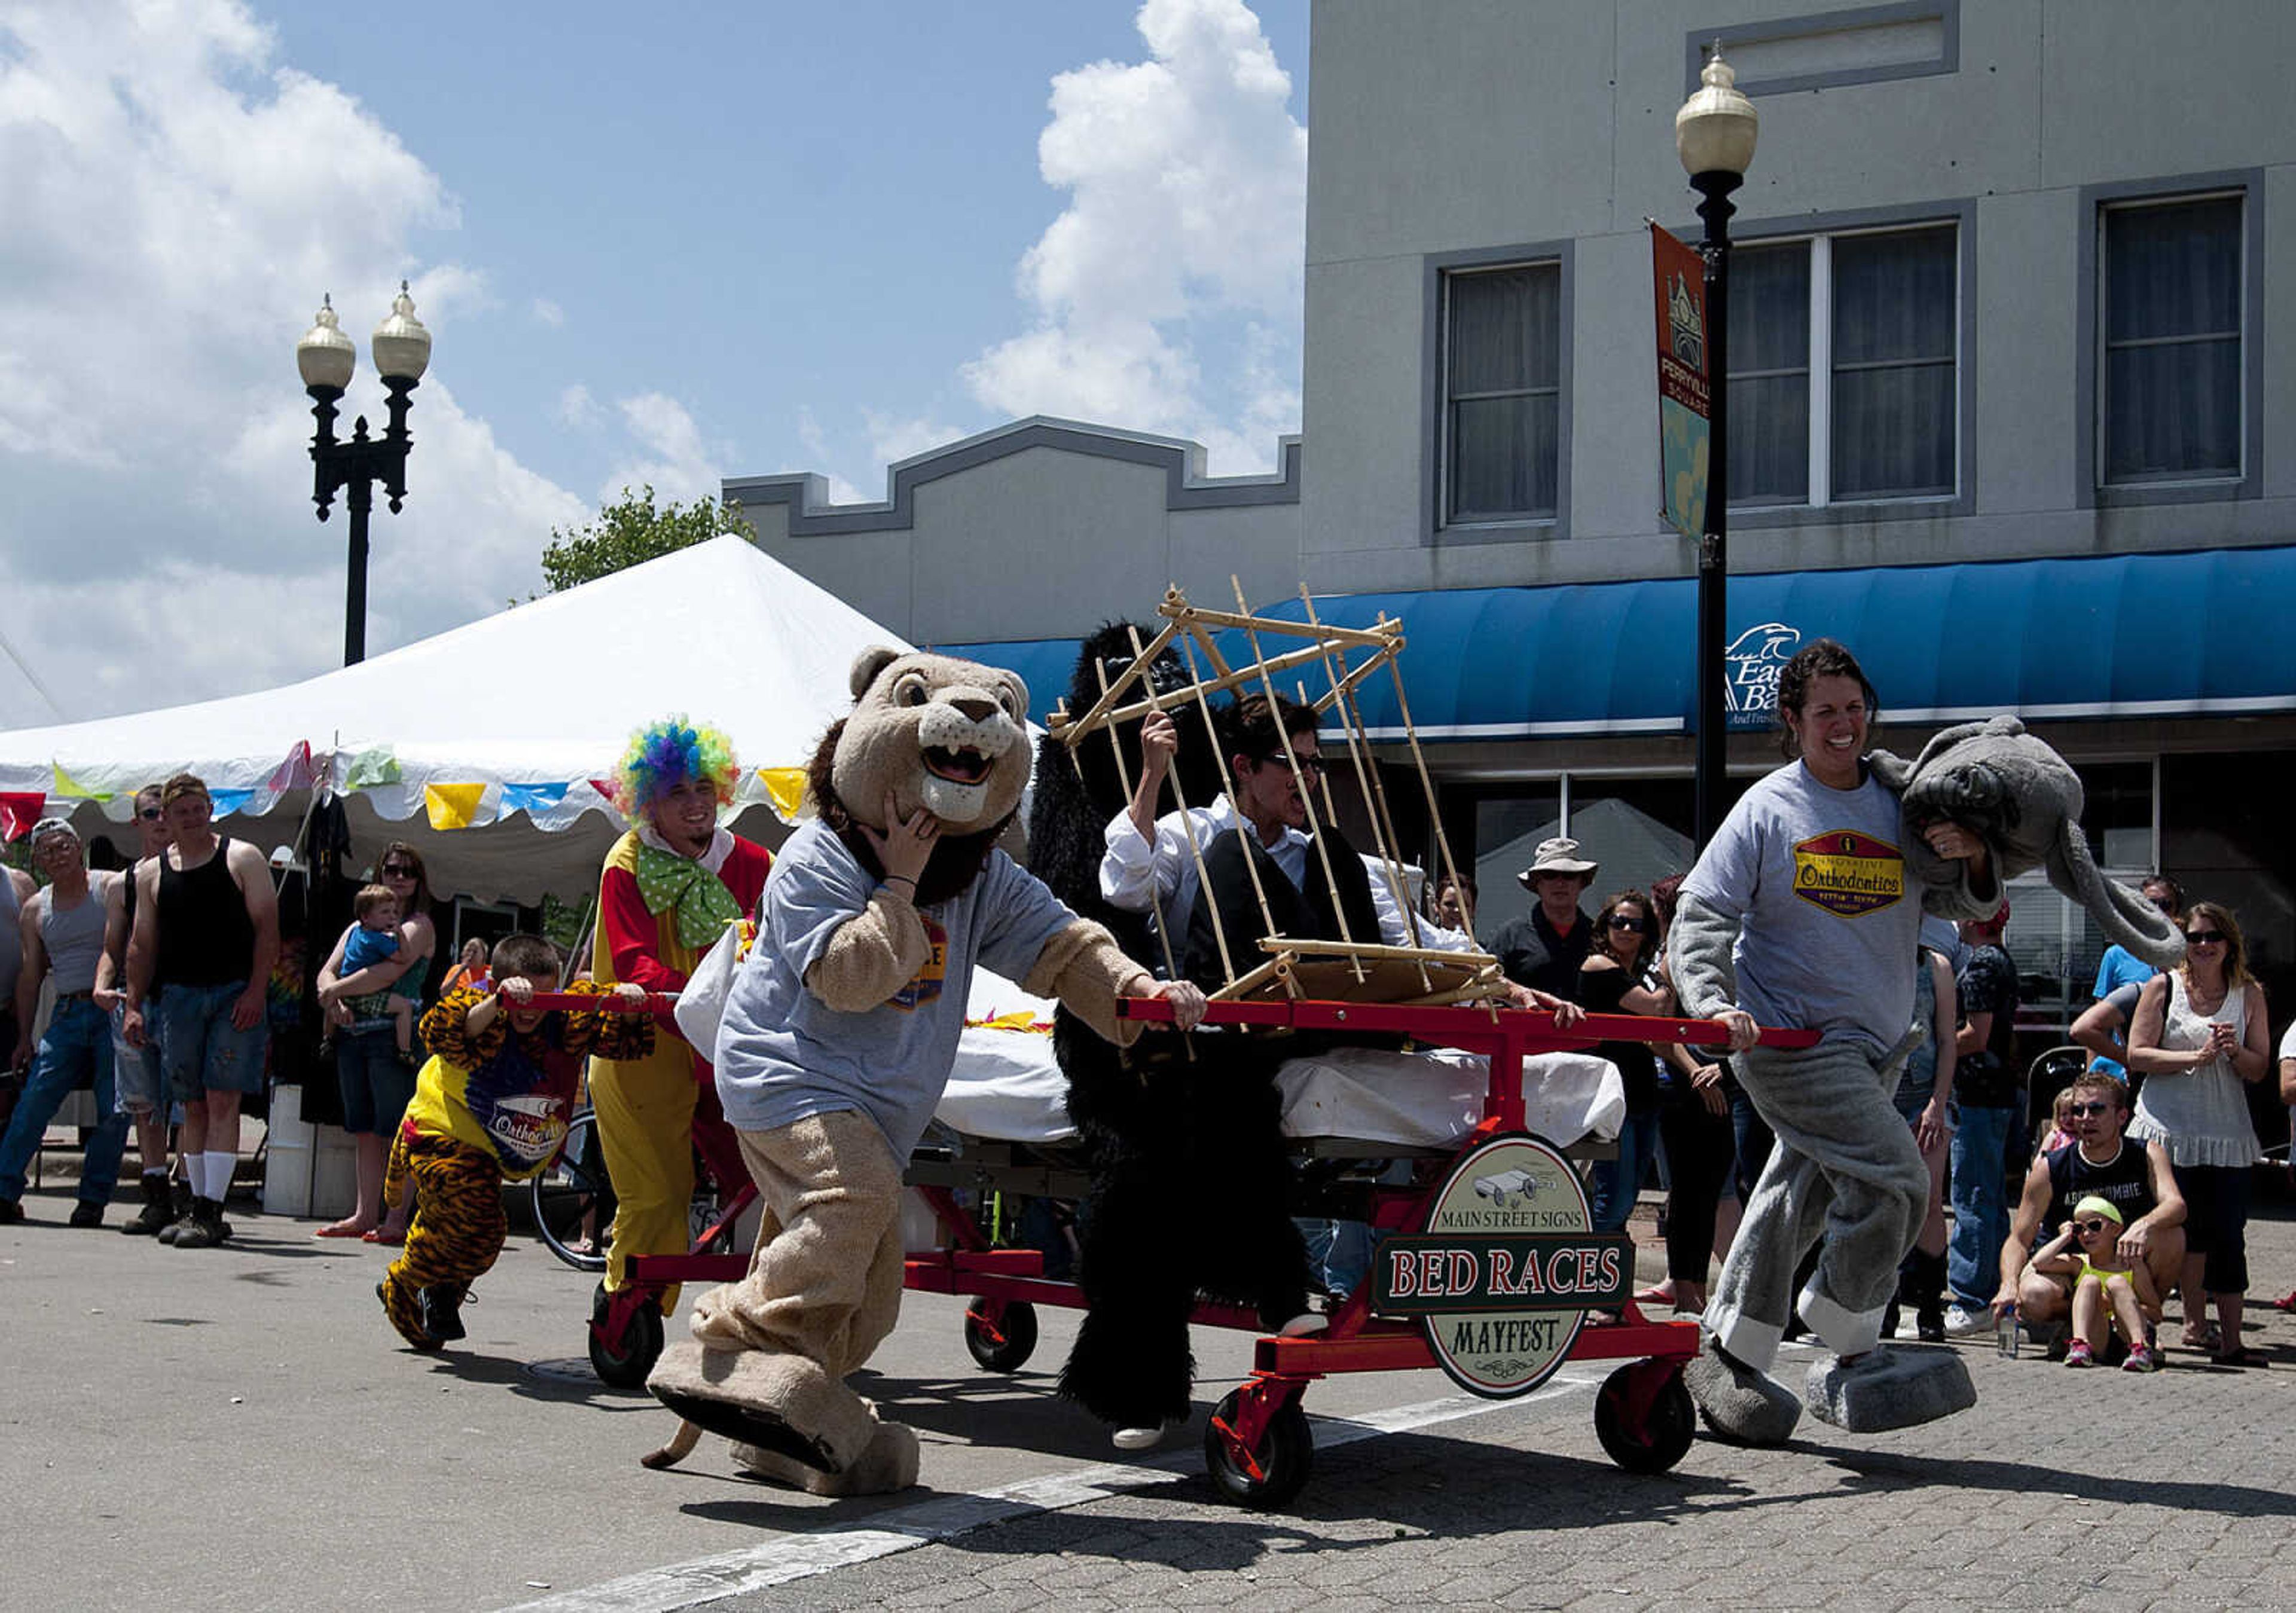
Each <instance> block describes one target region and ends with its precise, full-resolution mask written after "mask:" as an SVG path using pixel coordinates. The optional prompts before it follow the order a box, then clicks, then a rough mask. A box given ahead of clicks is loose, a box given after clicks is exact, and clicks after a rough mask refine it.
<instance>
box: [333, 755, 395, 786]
mask: <svg viewBox="0 0 2296 1613" xmlns="http://www.w3.org/2000/svg"><path fill="white" fill-rule="evenodd" d="M398 782H399V779H398V752H397V751H395V750H393V749H391V748H390V747H389V746H388V745H377V746H375V747H374V748H373V749H372V750H362V751H360V752H359V753H358V754H357V756H355V757H351V766H350V771H349V772H348V774H345V775H344V777H343V788H344V789H345V790H367V789H372V788H373V786H375V785H377V784H396V783H398Z"/></svg>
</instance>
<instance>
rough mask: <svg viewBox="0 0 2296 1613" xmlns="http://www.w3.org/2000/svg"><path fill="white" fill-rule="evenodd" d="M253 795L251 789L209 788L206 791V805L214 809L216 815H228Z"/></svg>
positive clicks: (245, 803) (220, 816)
mask: <svg viewBox="0 0 2296 1613" xmlns="http://www.w3.org/2000/svg"><path fill="white" fill-rule="evenodd" d="M254 797H255V791H253V790H209V791H208V805H209V806H210V807H212V808H213V809H214V813H215V815H216V816H217V817H219V818H223V817H229V816H230V815H232V814H233V813H234V812H237V811H238V810H239V809H240V808H241V807H242V806H246V805H247V803H248V802H249V801H250V800H252V799H253V798H254Z"/></svg>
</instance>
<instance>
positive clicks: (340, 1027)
mask: <svg viewBox="0 0 2296 1613" xmlns="http://www.w3.org/2000/svg"><path fill="white" fill-rule="evenodd" d="M374 882H375V885H376V886H379V887H381V893H382V894H385V895H387V896H389V897H390V898H391V899H392V902H393V903H394V904H395V905H396V907H397V910H398V912H397V919H396V921H395V924H394V925H393V926H392V927H391V929H389V933H388V935H387V937H386V936H381V935H377V934H375V933H373V932H367V933H366V936H365V940H364V942H363V943H362V930H363V927H362V925H361V923H360V922H359V921H358V920H357V919H354V920H353V921H352V922H351V923H350V924H349V926H348V927H347V928H346V929H344V931H343V933H342V935H341V937H340V938H338V939H337V941H336V942H335V947H334V950H333V951H332V952H331V953H329V954H327V962H326V965H325V967H324V968H323V969H321V970H319V986H318V992H319V1006H320V1009H321V1011H322V1013H323V1014H324V1018H325V1020H326V1023H327V1025H328V1026H329V1027H330V1028H332V1030H333V1033H334V1042H335V1078H336V1079H337V1080H338V1081H339V1082H340V1084H341V1085H342V1093H343V1129H344V1130H345V1131H348V1133H350V1134H351V1139H352V1146H353V1159H354V1160H355V1162H356V1166H357V1181H358V1197H357V1200H356V1201H354V1202H353V1204H352V1205H351V1213H350V1214H349V1215H348V1216H344V1217H343V1218H342V1219H341V1220H340V1221H336V1222H331V1223H330V1224H327V1225H325V1226H323V1227H321V1228H320V1229H319V1230H318V1231H317V1232H314V1233H313V1234H312V1236H313V1237H316V1238H363V1239H365V1240H366V1241H367V1242H369V1243H388V1244H398V1243H401V1242H403V1241H405V1240H406V1210H405V1208H403V1207H399V1206H394V1207H392V1208H391V1209H390V1210H389V1214H388V1215H387V1216H386V1215H385V1213H384V1211H383V1208H382V1167H383V1159H384V1156H385V1155H386V1154H387V1153H388V1152H389V1148H390V1142H391V1139H392V1138H394V1137H396V1136H397V1135H398V1126H399V1122H400V1120H401V1119H402V1118H405V1116H406V1105H407V1101H408V1100H410V1099H412V1098H413V1097H414V1075H415V1070H416V1069H417V1068H418V1067H419V1066H420V1065H421V1064H422V1057H421V1051H422V1050H421V1048H420V1046H419V1045H417V1044H412V1043H410V1044H408V1047H409V1052H410V1053H411V1054H412V1055H413V1056H412V1057H402V1056H401V1055H400V1052H399V1044H398V1041H397V1040H396V1032H395V1030H394V1022H393V1020H392V1019H391V1018H390V1017H389V1013H388V1010H389V999H391V998H398V999H399V1000H400V1001H402V1002H404V1003H406V1011H408V1012H409V1013H410V1014H411V1013H412V1012H414V1011H418V1010H419V1009H420V1007H421V1004H422V987H423V983H424V981H425V980H426V979H427V978H428V977H429V975H430V958H431V955H432V954H434V953H435V952H437V951H438V948H439V930H438V927H437V926H436V925H434V924H432V923H431V921H430V872H429V871H428V870H426V869H425V868H424V867H423V865H422V854H421V853H419V852H417V851H416V850H415V849H414V847H412V846H409V845H408V844H407V843H406V841H404V840H393V841H391V843H390V844H389V845H388V846H386V847H383V848H382V856H381V859H380V860H379V861H378V862H377V863H376V864H375V881H374ZM365 895H366V893H362V897H363V898H364V897H365ZM386 940H387V941H388V943H389V946H388V947H387V949H386V948H385V947H384V946H382V945H381V943H382V942H384V941H386ZM355 943H362V944H361V945H359V947H358V953H359V956H360V957H361V958H366V957H369V956H373V959H374V961H373V962H367V963H365V965H364V966H363V967H361V966H356V965H351V964H350V963H349V962H348V958H349V954H350V952H351V950H352V948H353V946H354V944H355ZM362 999H365V1001H362Z"/></svg>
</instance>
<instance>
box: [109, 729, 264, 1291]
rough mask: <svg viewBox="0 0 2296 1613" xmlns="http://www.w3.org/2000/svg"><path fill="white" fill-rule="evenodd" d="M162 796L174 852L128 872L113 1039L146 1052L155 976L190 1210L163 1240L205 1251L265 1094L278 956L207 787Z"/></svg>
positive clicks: (259, 877) (178, 788)
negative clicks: (246, 1128)
mask: <svg viewBox="0 0 2296 1613" xmlns="http://www.w3.org/2000/svg"><path fill="white" fill-rule="evenodd" d="M160 809H161V811H162V812H164V813H165V814H166V815H167V822H168V829H169V831H171V832H172V833H173V836H174V839H175V844H174V845H173V846H171V847H168V849H167V850H166V851H164V852H162V853H161V854H160V856H156V857H154V858H152V860H151V861H149V862H147V863H145V864H142V865H141V866H139V867H138V868H137V869H136V871H135V878H136V881H137V885H136V900H135V928H134V929H133V930H132V931H131V932H130V933H129V936H128V940H127V998H126V1002H125V1008H126V1012H125V1014H124V1016H123V1019H122V1022H121V1034H122V1036H124V1038H125V1039H126V1041H127V1044H128V1045H129V1046H131V1047H136V1046H141V1045H143V1043H144V1042H145V1041H146V1039H147V1037H148V1035H149V1027H148V1025H147V1022H146V1016H145V998H146V997H147V996H150V995H151V993H152V981H153V979H154V978H158V979H160V980H163V981H164V982H165V983H166V984H165V986H164V987H163V988H162V989H161V990H160V993H159V994H158V995H157V996H156V997H152V1009H153V1011H155V1013H156V1016H157V1019H158V1021H159V1026H160V1036H159V1042H160V1062H161V1064H162V1066H163V1067H164V1068H165V1069H166V1070H167V1074H168V1092H169V1093H170V1094H171V1095H172V1096H173V1097H174V1099H175V1100H176V1101H177V1102H179V1103H181V1104H182V1105H183V1106H184V1138H183V1150H184V1169H185V1170H186V1171H187V1172H188V1173H189V1175H190V1176H191V1179H192V1208H191V1213H190V1214H189V1215H187V1216H184V1219H182V1220H181V1221H178V1222H177V1223H176V1224H175V1225H173V1226H171V1227H168V1228H167V1229H165V1230H164V1231H162V1232H160V1241H161V1242H163V1243H173V1244H174V1245H175V1246H176V1248H178V1249H206V1248H209V1247H210V1246H211V1245H214V1244H217V1243H220V1242H222V1241H223V1240H225V1238H227V1237H229V1236H230V1235H231V1228H230V1226H229V1224H227V1223H225V1220H224V1219H223V1201H224V1198H225V1195H226V1194H227V1193H228V1192H229V1191H230V1190H231V1175H232V1171H233V1170H234V1167H237V1165H238V1163H239V1103H240V1099H241V1097H242V1094H244V1093H252V1092H261V1091H262V1090H263V1075H264V1064H265V1058H266V1052H268V1048H269V1042H270V1030H269V1026H268V1022H267V1021H266V1018H265V1003H264V996H265V990H266V987H267V986H268V985H269V983H270V979H271V967H272V965H273V964H274V963H275V962H278V959H279V908H278V904H277V902H276V900H275V897H274V896H273V893H272V888H271V871H270V869H269V868H268V867H266V865H265V864H264V860H263V856H262V854H261V853H259V852H258V851H257V850H256V849H255V847H252V846H250V845H248V844H247V843H246V842H245V841H243V840H234V839H230V838H229V837H227V836H225V837H218V836H217V834H216V832H215V828H214V824H213V823H212V821H211V819H212V816H213V813H214V807H213V806H212V804H211V803H210V802H209V798H208V787H207V785H206V784H204V783H202V782H201V781H200V780H199V779H197V778H195V777H193V775H192V774H188V773H179V774H176V776H175V777H173V778H171V779H169V780H168V782H166V783H164V784H162V785H161V786H160Z"/></svg>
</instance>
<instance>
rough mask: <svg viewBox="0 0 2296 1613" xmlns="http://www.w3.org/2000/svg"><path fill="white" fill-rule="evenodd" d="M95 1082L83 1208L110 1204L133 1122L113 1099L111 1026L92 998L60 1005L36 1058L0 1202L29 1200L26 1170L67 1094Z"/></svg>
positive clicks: (13, 1121) (2, 1160)
mask: <svg viewBox="0 0 2296 1613" xmlns="http://www.w3.org/2000/svg"><path fill="white" fill-rule="evenodd" d="M89 1077H94V1085H95V1116H96V1122H95V1129H94V1131H92V1132H90V1133H88V1134H87V1159H86V1163H84V1164H83V1165H82V1166H81V1167H80V1173H79V1198H80V1202H81V1203H83V1204H109V1203H110V1202H111V1190H112V1189H113V1188H115V1187H117V1186H118V1185H119V1151H120V1150H121V1149H122V1148H124V1147H125V1146H127V1117H126V1116H125V1115H122V1114H121V1113H119V1109H118V1108H117V1107H116V1106H115V1105H114V1104H113V1102H112V1100H111V1020H110V1019H107V1018H106V1017H105V1015H104V1012H103V1011H102V1009H100V1008H98V1007H97V1006H96V1005H95V1004H94V1003H91V1002H89V1001H88V1000H87V999H86V997H74V998H72V999H70V1001H68V1002H64V1003H59V1004H57V1006H56V1011H55V1014H54V1016H53V1018H52V1019H49V1021H48V1029H47V1034H46V1035H45V1036H42V1037H41V1038H40V1045H39V1047H38V1049H37V1051H36V1052H34V1053H33V1054H32V1069H31V1074H30V1075H29V1077H26V1079H25V1082H24V1095H23V1096H22V1097H21V1098H19V1099H18V1100H17V1101H16V1112H15V1114H14V1115H13V1116H12V1117H11V1118H10V1119H9V1122H8V1134H7V1136H6V1137H5V1138H0V1199H8V1200H16V1199H21V1198H22V1197H23V1196H24V1183H25V1178H24V1167H26V1166H27V1165H29V1164H30V1163H31V1161H32V1155H33V1154H34V1153H35V1152H36V1151H37V1150H38V1149H39V1146H40V1137H41V1135H42V1134H43V1133H45V1131H46V1130H47V1129H48V1122H49V1121H50V1120H53V1119H54V1118H55V1114H56V1110H57V1109H58V1108H60V1107H61V1105H62V1103H63V1101H64V1097H65V1095H66V1094H67V1093H70V1092H71V1091H72V1090H73V1089H74V1088H75V1087H77V1086H78V1085H79V1084H80V1083H81V1082H82V1081H83V1080H86V1079H88V1078H89Z"/></svg>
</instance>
